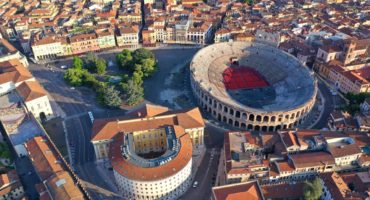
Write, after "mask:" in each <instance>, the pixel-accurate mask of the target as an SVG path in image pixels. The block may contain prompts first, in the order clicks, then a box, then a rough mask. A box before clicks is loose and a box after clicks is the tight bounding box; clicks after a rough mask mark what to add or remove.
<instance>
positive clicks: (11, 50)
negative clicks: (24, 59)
mask: <svg viewBox="0 0 370 200" xmlns="http://www.w3.org/2000/svg"><path fill="white" fill-rule="evenodd" d="M0 45H2V46H4V47H5V48H6V49H5V51H6V52H9V53H15V52H17V49H16V48H15V47H14V46H13V45H11V44H10V43H9V42H8V40H5V39H2V38H0ZM0 56H1V52H0Z"/></svg>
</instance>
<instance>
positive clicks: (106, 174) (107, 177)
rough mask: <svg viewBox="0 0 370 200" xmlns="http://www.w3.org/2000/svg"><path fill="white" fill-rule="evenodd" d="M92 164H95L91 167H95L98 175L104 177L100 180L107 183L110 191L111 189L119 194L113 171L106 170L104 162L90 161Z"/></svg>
mask: <svg viewBox="0 0 370 200" xmlns="http://www.w3.org/2000/svg"><path fill="white" fill-rule="evenodd" d="M88 164H89V163H88ZM92 164H93V165H95V166H93V167H95V168H96V170H97V171H98V173H99V176H100V177H102V178H103V179H104V180H102V181H104V182H106V183H107V184H108V185H109V187H110V189H111V191H113V192H114V193H116V194H121V193H120V191H119V190H118V188H117V186H116V183H115V181H114V180H116V179H115V178H114V175H113V172H112V171H109V170H108V168H107V167H106V166H105V165H106V164H105V163H104V162H99V163H92Z"/></svg>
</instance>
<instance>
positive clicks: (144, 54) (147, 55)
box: [132, 48, 155, 62]
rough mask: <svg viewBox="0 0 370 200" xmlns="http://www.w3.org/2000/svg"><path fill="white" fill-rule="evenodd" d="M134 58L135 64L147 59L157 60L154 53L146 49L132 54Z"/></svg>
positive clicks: (137, 50)
mask: <svg viewBox="0 0 370 200" xmlns="http://www.w3.org/2000/svg"><path fill="white" fill-rule="evenodd" d="M132 57H133V60H134V61H135V62H140V61H141V60H145V59H155V57H154V54H153V52H151V51H150V50H148V49H144V48H140V49H136V50H135V51H134V52H133V53H132Z"/></svg>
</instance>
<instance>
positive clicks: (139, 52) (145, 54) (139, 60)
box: [131, 48, 157, 78]
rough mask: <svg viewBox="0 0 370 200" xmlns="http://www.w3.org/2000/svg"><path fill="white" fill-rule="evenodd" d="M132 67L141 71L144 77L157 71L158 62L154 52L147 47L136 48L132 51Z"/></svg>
mask: <svg viewBox="0 0 370 200" xmlns="http://www.w3.org/2000/svg"><path fill="white" fill-rule="evenodd" d="M132 58H133V60H132V62H131V69H132V70H133V71H134V72H139V71H141V72H142V74H143V76H142V77H143V78H146V77H148V76H150V75H152V74H153V73H154V72H155V71H156V67H157V63H156V60H155V56H154V54H153V52H151V51H149V50H147V49H143V48H140V49H136V50H135V51H134V52H133V53H132Z"/></svg>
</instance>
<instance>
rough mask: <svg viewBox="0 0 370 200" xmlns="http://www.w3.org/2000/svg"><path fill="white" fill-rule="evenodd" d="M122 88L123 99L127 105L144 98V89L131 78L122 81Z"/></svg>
mask: <svg viewBox="0 0 370 200" xmlns="http://www.w3.org/2000/svg"><path fill="white" fill-rule="evenodd" d="M121 86H122V90H123V91H124V99H125V103H126V104H127V105H130V106H132V105H135V104H137V103H139V102H141V101H142V100H143V99H144V89H143V87H142V86H141V85H139V84H137V83H135V81H134V80H133V79H130V80H128V81H127V83H122V84H121Z"/></svg>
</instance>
